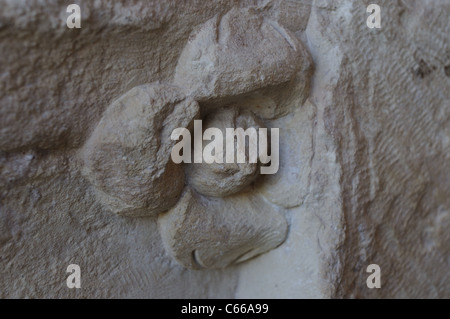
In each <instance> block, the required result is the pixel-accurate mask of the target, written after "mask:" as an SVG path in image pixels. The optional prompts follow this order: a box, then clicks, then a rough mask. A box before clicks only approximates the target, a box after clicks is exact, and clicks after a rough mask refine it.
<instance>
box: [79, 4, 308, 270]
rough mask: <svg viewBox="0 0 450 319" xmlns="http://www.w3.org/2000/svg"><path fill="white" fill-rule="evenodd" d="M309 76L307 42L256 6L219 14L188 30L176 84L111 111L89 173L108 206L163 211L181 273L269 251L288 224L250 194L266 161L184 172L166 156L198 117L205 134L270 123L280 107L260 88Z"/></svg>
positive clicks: (134, 96) (126, 211) (151, 88)
mask: <svg viewBox="0 0 450 319" xmlns="http://www.w3.org/2000/svg"><path fill="white" fill-rule="evenodd" d="M311 70H312V61H311V58H310V56H309V54H308V53H307V51H306V49H305V48H304V47H303V44H302V43H301V41H300V40H299V39H298V38H297V37H296V36H295V35H293V34H292V33H290V32H289V31H288V30H285V29H284V28H283V27H281V26H280V25H278V24H277V23H276V22H274V21H269V20H267V19H265V18H264V17H263V16H261V15H259V14H258V13H257V12H256V11H255V10H254V9H251V8H245V9H237V8H234V9H232V10H231V11H229V12H228V13H227V14H225V15H224V16H222V17H219V16H216V17H215V18H213V19H211V20H209V21H207V22H206V23H204V24H203V25H201V26H200V27H198V28H197V29H196V30H195V31H193V33H192V34H191V36H190V38H189V41H188V43H187V45H186V47H185V49H184V50H183V52H182V53H181V56H180V58H179V61H178V65H177V67H176V70H175V77H174V81H173V84H161V83H153V84H147V85H142V86H139V87H135V88H133V89H132V90H130V91H129V92H127V93H125V94H124V95H123V96H122V97H120V98H119V99H118V100H117V101H115V102H114V103H113V104H112V105H111V106H110V107H109V108H108V109H107V110H106V112H105V113H104V115H103V118H102V119H101V121H100V122H99V124H98V126H97V127H96V128H95V130H94V132H93V134H92V136H91V137H90V138H89V140H88V141H87V143H86V145H85V146H84V148H83V151H82V157H83V159H84V164H85V166H84V175H85V176H86V177H87V179H88V180H89V181H90V182H91V183H92V185H93V186H94V187H95V189H96V193H97V197H98V199H99V200H100V201H101V202H102V203H103V204H104V206H105V207H106V208H107V209H109V210H111V211H113V212H115V213H117V214H119V215H123V216H133V217H139V216H152V215H158V214H159V222H158V224H159V230H160V233H161V237H162V239H163V242H164V246H165V247H166V250H167V251H168V252H169V253H170V254H171V255H172V256H173V257H174V258H175V259H176V260H177V261H178V262H179V263H180V264H182V265H183V266H185V267H189V268H196V269H198V268H223V267H226V266H229V265H231V264H234V263H239V262H242V261H245V260H247V259H250V258H252V257H254V256H256V255H259V254H261V253H264V252H267V251H268V250H271V249H273V248H275V247H277V246H279V245H281V244H282V243H283V241H284V240H285V238H286V235H287V231H288V223H287V221H286V218H285V217H284V215H283V209H282V208H281V207H279V206H275V205H273V204H272V203H270V202H269V201H267V200H266V199H265V198H264V197H262V196H261V195H258V194H257V193H255V192H252V187H254V185H257V184H261V182H263V181H262V180H261V179H259V178H258V177H259V169H258V166H259V165H260V164H259V163H255V164H252V163H249V162H248V161H247V162H246V163H243V164H217V163H214V164H206V163H203V164H184V168H183V164H175V163H173V162H172V160H171V158H170V153H171V149H172V147H173V145H174V144H175V143H174V141H172V140H171V139H170V134H171V132H172V131H173V129H175V128H178V127H181V128H188V129H190V128H191V127H192V123H193V120H194V119H197V118H202V119H203V121H204V127H203V129H207V128H208V127H217V128H220V129H225V128H236V127H242V128H244V129H247V128H249V127H253V128H260V127H263V126H264V125H268V126H269V127H270V120H269V119H274V118H276V115H275V114H276V113H277V112H276V111H273V110H272V111H270V110H268V109H270V108H277V102H275V101H274V100H271V99H270V98H267V97H266V96H265V95H264V89H269V90H270V88H271V87H275V88H276V87H277V86H280V85H283V84H284V83H287V82H289V81H291V80H292V79H293V78H294V77H297V78H300V79H301V82H306V83H304V86H305V87H308V84H307V82H309V79H310V76H311ZM303 99H306V97H304V98H303ZM211 101H212V102H211ZM231 101H232V102H231ZM256 104H258V106H257V108H255V105H256ZM215 105H216V107H214V106H215ZM258 108H259V109H260V112H258V111H257V110H258ZM183 171H184V173H183ZM185 176H186V181H185ZM185 183H186V184H187V185H186V186H185ZM183 189H184V190H183ZM180 196H181V198H180ZM269 198H270V197H269Z"/></svg>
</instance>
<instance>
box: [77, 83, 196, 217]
mask: <svg viewBox="0 0 450 319" xmlns="http://www.w3.org/2000/svg"><path fill="white" fill-rule="evenodd" d="M198 111H199V107H198V104H197V103H196V102H195V101H193V100H191V99H186V98H185V96H184V95H183V94H182V93H180V89H179V88H177V87H174V86H170V85H166V84H159V83H157V84H149V85H142V86H138V87H136V88H134V89H132V90H130V91H128V92H127V93H126V94H125V95H123V96H122V97H120V98H119V99H118V100H117V101H115V102H114V103H113V104H112V105H111V106H110V107H109V108H108V109H107V110H106V111H105V114H104V115H103V118H102V119H101V121H100V122H99V123H98V125H97V127H96V128H95V130H94V132H93V133H92V136H91V137H90V138H89V140H88V141H87V143H86V145H85V146H84V147H83V149H82V157H83V160H84V163H85V167H84V169H83V173H84V175H85V176H86V178H87V179H89V181H90V182H91V183H92V184H93V185H94V186H95V188H96V191H97V193H98V196H99V200H100V201H101V202H102V203H104V204H106V206H107V208H108V209H110V210H112V211H113V212H115V213H117V214H119V215H124V216H150V215H155V214H158V213H161V212H164V211H166V210H167V209H169V208H171V207H172V206H173V205H175V203H176V202H177V201H178V198H179V195H180V194H181V191H182V190H183V187H184V174H183V169H182V167H181V166H179V165H176V164H175V163H173V162H172V160H171V158H170V153H171V151H172V147H173V146H174V145H175V142H174V141H172V140H171V138H170V135H171V134H172V131H173V130H174V129H175V128H179V127H182V128H185V127H188V126H189V125H190V124H191V123H192V121H193V119H194V118H195V117H196V116H197V115H198Z"/></svg>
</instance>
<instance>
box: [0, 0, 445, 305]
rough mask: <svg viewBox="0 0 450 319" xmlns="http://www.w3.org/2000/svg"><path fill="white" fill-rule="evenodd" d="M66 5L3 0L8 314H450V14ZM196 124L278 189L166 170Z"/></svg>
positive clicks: (411, 4) (189, 168) (437, 4)
mask: <svg viewBox="0 0 450 319" xmlns="http://www.w3.org/2000/svg"><path fill="white" fill-rule="evenodd" d="M73 2H74V3H78V4H79V5H80V7H81V18H82V22H81V23H82V25H81V28H80V29H77V28H74V29H69V28H67V26H66V19H67V17H68V15H69V13H67V12H66V8H67V5H68V4H70V3H66V2H65V1H61V0H42V1H25V0H21V1H17V0H15V1H13V0H0V7H1V8H2V10H1V11H0V50H1V52H2V53H1V59H0V70H1V73H0V88H1V89H0V172H1V173H0V256H1V258H0V297H2V298H25V297H28V298H37V297H39V298H56V297H57V298H80V297H88V298H99V297H106V298H120V297H122V298H123V297H138V298H174V297H177V298H183V297H186V298H234V297H236V298H262V297H265V298H305V297H306V298H309V297H313V298H343V297H345V298H348V297H357V298H388V297H394V298H400V297H415V298H419V297H420V298H423V297H425V298H426V297H428V298H431V297H434V298H444V297H446V298H449V297H450V295H449V291H450V273H449V272H448V269H449V263H450V251H449V250H450V246H449V244H448V243H449V242H450V233H449V232H448V229H449V228H450V213H449V210H450V170H449V169H448V168H449V167H450V125H449V120H450V90H449V88H450V37H449V34H450V24H449V23H448V17H449V15H450V3H449V2H448V1H446V0H426V1H418V0H403V1H402V0H398V1H387V0H378V1H377V3H378V4H379V5H380V7H381V8H382V11H381V19H382V20H381V23H382V24H381V28H380V29H370V28H368V27H367V25H366V20H367V17H368V16H369V13H367V12H366V8H367V6H368V5H369V4H370V3H372V2H374V1H365V0H364V1H351V0H337V1H330V0H315V1H313V0H298V1H293V0H266V1H256V0H255V1H250V0H249V1H245V0H243V1H237V0H235V1H228V0H227V1H225V0H223V1H222V0H216V1H197V0H189V1H180V0H179V1H175V0H173V1H162V0H152V1H125V0H120V1H119V0H118V1H114V2H113V1H104V0H99V1H75V0H74V1H73ZM195 119H203V120H204V122H205V123H210V125H213V124H214V125H216V126H221V125H222V126H224V127H233V126H234V127H236V126H239V125H241V124H242V125H248V126H249V127H269V128H280V136H279V140H280V147H279V150H280V168H279V170H278V172H277V173H276V174H274V175H259V174H257V173H255V172H258V171H259V168H260V167H257V165H254V166H252V165H247V164H245V165H239V166H238V167H237V168H236V167H225V168H223V167H212V168H211V167H209V166H199V165H200V164H192V165H191V164H182V165H181V166H180V165H178V166H177V165H174V163H172V162H171V161H170V149H171V148H172V147H173V144H174V143H173V142H171V141H170V140H169V136H170V132H171V131H172V129H173V128H175V127H180V126H181V127H185V128H188V129H191V130H192V125H193V121H194V120H195ZM211 123H212V124H211ZM201 165H203V164H201ZM234 170H235V171H234ZM230 172H233V173H230ZM218 181H220V182H218ZM446 230H447V231H446ZM69 264H78V265H79V266H80V268H81V273H82V277H81V278H82V279H81V280H82V288H81V289H68V288H67V286H66V278H67V276H68V274H67V273H66V268H67V266H68V265H69ZM370 264H378V265H379V266H380V268H381V282H382V287H381V288H380V289H369V288H368V287H367V285H366V279H367V277H368V275H369V274H368V273H367V272H366V268H367V266H368V265H370Z"/></svg>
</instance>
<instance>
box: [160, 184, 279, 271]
mask: <svg viewBox="0 0 450 319" xmlns="http://www.w3.org/2000/svg"><path fill="white" fill-rule="evenodd" d="M158 224H159V228H160V233H161V237H162V239H163V243H164V245H165V247H166V250H168V251H169V252H170V254H172V255H173V257H174V258H175V259H176V260H177V261H178V262H179V263H180V264H182V265H183V266H185V267H188V268H194V269H201V268H223V267H227V266H229V265H232V264H235V263H239V262H243V261H245V260H248V259H250V258H252V257H255V256H257V255H259V254H262V253H264V252H267V251H269V250H271V249H274V248H276V247H277V246H279V245H281V244H282V243H283V242H284V240H285V238H286V234H287V231H288V224H287V222H286V219H285V217H284V216H283V215H282V213H281V212H279V211H277V209H276V208H275V209H274V207H273V206H271V205H269V204H268V203H267V202H265V201H264V199H263V198H262V197H260V196H258V195H252V194H251V193H248V194H243V195H239V196H231V197H227V198H214V199H211V198H206V197H202V196H200V195H198V194H197V193H196V192H195V191H193V190H192V189H190V188H189V187H187V188H186V190H185V192H184V193H183V195H182V197H181V199H180V201H179V202H178V203H177V205H176V206H175V207H174V208H172V209H171V210H170V211H169V212H167V213H165V214H162V215H160V216H159V218H158Z"/></svg>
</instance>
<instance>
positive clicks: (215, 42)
mask: <svg viewBox="0 0 450 319" xmlns="http://www.w3.org/2000/svg"><path fill="white" fill-rule="evenodd" d="M311 65H312V61H311V58H310V56H309V54H308V53H307V52H306V50H305V48H304V47H303V44H302V43H301V42H300V41H299V40H298V39H297V38H296V36H295V35H293V34H292V33H291V32H290V31H288V30H285V29H284V28H283V27H281V26H280V25H278V24H277V23H276V22H274V21H269V20H266V19H264V18H263V17H262V16H261V15H259V14H256V13H255V12H254V10H253V9H251V8H245V9H237V8H234V9H232V10H231V11H230V12H228V13H227V14H226V15H224V16H223V17H222V18H219V17H215V18H213V19H211V20H209V21H207V22H206V23H205V24H204V25H203V26H201V27H200V28H199V29H198V31H196V32H194V33H193V34H192V35H191V40H190V41H189V42H188V44H187V45H186V47H185V49H184V50H183V52H182V54H181V56H180V59H179V61H178V65H177V68H176V73H175V78H174V83H175V84H177V85H179V86H180V87H184V88H186V89H187V90H188V91H189V94H191V95H192V96H193V97H194V98H195V99H196V100H198V101H206V100H210V99H215V98H223V97H228V96H235V95H239V94H243V93H247V92H251V91H254V90H257V89H260V88H263V87H268V86H274V85H278V84H281V83H284V82H287V81H289V80H290V79H292V78H293V76H294V75H295V74H296V73H297V72H298V71H300V69H301V70H303V71H304V72H305V75H304V77H305V79H301V80H302V81H303V80H304V81H307V80H309V72H310V70H309V69H310V66H311Z"/></svg>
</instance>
